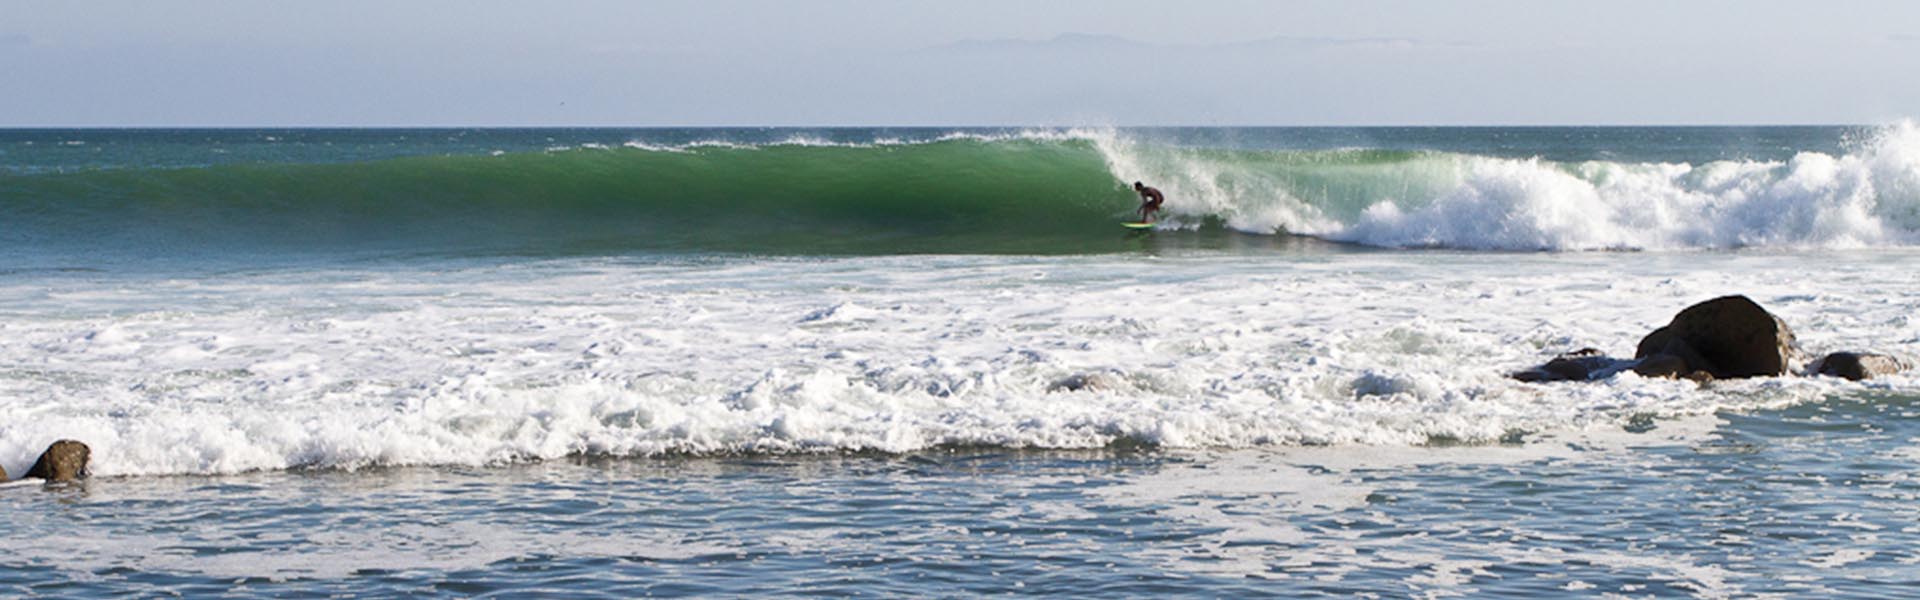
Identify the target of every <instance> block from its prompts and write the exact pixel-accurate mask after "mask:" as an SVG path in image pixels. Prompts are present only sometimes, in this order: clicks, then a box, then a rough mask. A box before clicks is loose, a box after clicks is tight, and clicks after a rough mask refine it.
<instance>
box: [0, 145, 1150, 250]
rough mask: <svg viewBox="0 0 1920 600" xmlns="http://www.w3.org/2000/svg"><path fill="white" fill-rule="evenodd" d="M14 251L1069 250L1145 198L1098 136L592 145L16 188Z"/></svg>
mask: <svg viewBox="0 0 1920 600" xmlns="http://www.w3.org/2000/svg"><path fill="white" fill-rule="evenodd" d="M5 179H6V183H7V185H6V186H4V188H0V204H4V206H5V207H6V209H7V210H8V211H9V212H11V213H12V214H14V215H16V218H15V219H12V220H10V222H9V223H8V224H7V225H6V226H5V228H4V230H0V231H3V232H4V233H0V235H4V237H5V238H7V240H8V241H10V242H14V243H26V244H43V245H44V244H52V245H59V244H61V243H65V242H75V241H85V242H86V243H89V244H99V243H117V244H132V245H135V246H141V247H160V248H179V247H208V248H223V247H228V246H231V245H236V244H238V245H244V246H247V247H276V248H294V249H299V248H325V247H337V246H363V247H365V246H375V247H378V246H393V247H407V248H414V249H421V250H428V251H431V250H435V249H460V248H494V249H505V250H524V251H534V252H540V251H554V252H569V251H595V250H620V249H642V250H648V249H651V250H675V249H686V250H706V251H739V252H774V253H802V254H804V253H836V252H916V251H948V252H967V251H978V252H1072V251H1075V250H1074V242H1075V241H1084V240H1106V239H1109V238H1110V237H1111V236H1109V235H1107V234H1110V233H1112V232H1113V231H1114V230H1115V229H1116V228H1114V227H1113V221H1114V220H1115V218H1116V217H1117V216H1120V214H1121V213H1124V212H1125V211H1126V210H1128V209H1129V208H1130V206H1131V204H1130V202H1131V201H1130V200H1129V199H1128V198H1129V194H1130V193H1129V192H1127V191H1125V190H1124V189H1122V188H1120V187H1119V186H1118V185H1117V184H1116V183H1115V181H1114V180H1113V178H1112V177H1111V176H1109V175H1108V174H1107V172H1106V169H1105V167H1104V165H1103V163H1102V161H1101V159H1100V157H1099V155H1098V154H1097V153H1096V152H1094V151H1093V150H1092V149H1091V147H1090V146H1088V145H1087V144H1085V143H1083V142H1028V141H1009V142H986V141H975V140H949V141H941V142H935V143H927V144H914V145H901V146H892V147H873V146H812V145H797V144H787V145H775V146H764V147H712V146H707V147H697V148H668V149H656V148H589V149H573V150H566V151H557V152H530V153H515V154H506V155H500V156H436V157H409V158H402V159H394V160H386V161H378V162H366V163H353V164H293V165H229V166H218V167H206V168H188V169H160V170H101V171H90V172H83V173H70V174H55V175H29V176H15V177H9V178H5Z"/></svg>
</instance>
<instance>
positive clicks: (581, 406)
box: [0, 251, 1920, 475]
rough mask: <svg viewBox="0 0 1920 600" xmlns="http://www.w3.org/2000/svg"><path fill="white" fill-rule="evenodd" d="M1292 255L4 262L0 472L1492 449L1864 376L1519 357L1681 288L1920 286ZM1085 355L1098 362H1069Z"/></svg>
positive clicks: (1791, 275)
mask: <svg viewBox="0 0 1920 600" xmlns="http://www.w3.org/2000/svg"><path fill="white" fill-rule="evenodd" d="M1880 252H1896V253H1898V252H1905V251H1880ZM1903 257H1905V258H1903ZM1296 258H1297V259H1298V260H1276V259H1275V257H1272V256H1265V255H1251V256H1238V257H1234V256H1225V257H1223V256H1201V257H1194V258H1163V259H1153V258H1149V257H1131V256H1127V257H1078V258H1072V257H1069V258H1051V259H1046V258H1023V257H932V258H904V257H894V258H868V259H837V260H824V261H816V260H805V261H766V260H747V259H739V260H728V261H721V262H704V261H696V262H691V263H673V262H669V263H661V264H654V263H645V262H642V263H632V264H629V263H624V262H621V261H609V260H587V259H576V260H555V261H543V262H533V263H524V262H523V263H513V264H506V265H484V264H483V265H474V266H471V267H468V268H448V266H447V265H438V264H429V265H423V266H418V267H390V268H375V269H346V268H341V269H328V270H319V271H275V272H266V273H256V274H245V273H241V274H234V275H223V276H218V277H214V276H208V277H184V278H150V277H130V278H120V277H85V278H79V277H62V276H57V275H46V276H28V277H20V278H15V279H13V280H10V281H8V282H6V284H5V287H4V289H0V292H4V297H8V298H15V299H16V300H15V301H14V302H13V303H11V304H10V305H9V310H10V311H11V314H12V316H10V317H9V318H8V319H7V320H6V321H5V322H4V323H3V324H0V331H4V333H5V340H6V341H5V342H0V362H3V363H4V364H7V365H9V366H8V367H7V369H6V370H4V371H0V395H3V396H4V397H6V398H9V399H10V400H9V402H7V403H4V405H0V465H3V466H5V467H6V468H7V469H9V471H10V472H17V470H18V469H21V468H24V467H25V466H26V464H25V463H27V462H30V461H31V460H32V458H33V455H34V453H36V452H37V451H38V450H39V449H40V448H44V447H45V445H46V444H47V443H49V442H51V441H53V440H54V439H58V438H74V439H81V440H85V441H86V442H87V443H89V444H91V445H92V446H93V447H94V449H95V459H96V472H97V473H99V474H102V475H134V474H175V473H228V472H239V471H250V470H263V469H266V470H272V469H289V468H349V469H351V468H363V467H373V466H383V465H483V464H498V463H507V462H516V461H529V460H544V459H554V458H560V457H568V456H582V455H590V456H661V455H686V454H691V455H714V454H735V453H818V452H851V451H879V452H916V451H923V450H928V449H935V448H941V447H949V446H990V447H1007V448H1098V447H1107V446H1112V445H1135V444H1145V445H1153V446H1162V447H1170V448H1206V447H1258V446H1293V445H1322V444H1368V445H1385V446H1406V445H1420V444H1427V443H1430V442H1432V441H1434V440H1457V441H1466V442H1475V443H1492V442H1496V441H1501V440H1506V441H1514V440H1525V439H1527V438H1528V436H1530V435H1533V434H1536V433H1540V432H1552V431H1579V430H1587V429H1595V428H1597V429H1601V430H1605V429H1614V428H1618V427H1621V426H1623V425H1624V424H1626V423H1628V422H1630V421H1632V420H1633V419H1635V418H1642V417H1643V416H1647V415H1650V416H1654V417H1671V416H1685V415H1701V414H1711V413H1713V412H1715V411H1719V410H1725V409H1735V410H1739V409H1749V408H1756V407H1765V406H1779V405H1786V404H1792V403H1797V402H1805V401H1809V400H1817V399H1820V398H1824V397H1826V396H1827V395H1829V394H1834V393H1850V392H1849V391H1850V390H1853V391H1858V390H1863V389H1865V388H1864V387H1862V385H1863V384H1852V383H1847V382H1842V381H1837V380H1830V379H1820V378H1788V379H1778V380H1756V381H1747V382H1725V383H1719V384H1715V385H1714V386H1712V387H1709V388H1700V387H1699V386H1697V385H1695V384H1693V383H1691V382H1676V381H1668V380H1647V379H1640V378H1637V377H1634V376H1632V375H1630V374H1628V375H1623V376H1621V377H1619V378H1616V379H1615V380H1612V381H1608V382H1601V383H1593V384H1579V385H1575V384H1562V385H1544V386H1542V385H1529V384H1522V383H1519V382H1515V381H1511V380H1508V379H1506V378H1505V377H1504V373H1506V372H1508V371H1511V370H1514V369H1518V368H1522V367H1525V366H1528V365H1531V364H1535V363H1537V362H1538V361H1539V360H1540V359H1541V358H1542V357H1543V356H1548V355H1551V354H1552V353H1555V352H1561V351H1568V350H1572V349H1575V348H1579V347H1582V346H1597V347H1600V348H1602V349H1605V350H1609V351H1612V352H1614V353H1616V354H1621V353H1629V352H1631V345H1632V344H1633V343H1634V341H1635V340H1637V339H1638V337H1639V336H1640V335H1643V334H1645V332H1646V331H1648V330H1650V329H1651V328H1652V327H1655V326H1658V325H1659V324H1660V323H1662V322H1664V321H1665V320H1666V319H1667V318H1669V317H1671V315H1672V314H1673V312H1674V311H1676V310H1678V309H1679V308H1681V307H1684V306H1685V305H1687V304H1688V303H1691V302H1694V301H1698V300H1701V299H1705V298H1709V297H1713V296H1715V295H1719V294H1723V293H1729V292H1742V293H1747V294H1749V295H1751V296H1753V297H1754V298H1756V299H1757V300H1759V301H1760V302H1761V303H1762V304H1764V305H1766V306H1768V307H1769V308H1770V309H1773V310H1775V311H1776V312H1778V313H1779V314H1781V315H1782V316H1783V318H1786V319H1787V320H1788V321H1789V322H1791V323H1793V324H1794V325H1795V326H1796V327H1799V328H1800V333H1801V338H1802V340H1803V342H1804V343H1806V344H1807V345H1808V346H1809V349H1810V350H1813V351H1822V350H1839V349H1852V348H1866V349H1873V350H1877V351H1888V352H1908V353H1920V352H1917V351H1920V346H1917V345H1916V342H1914V340H1917V339H1920V331H1916V330H1915V329H1914V325H1913V324H1911V323H1910V321H1909V318H1910V317H1909V315H1910V314H1911V313H1912V312H1913V310H1914V308H1915V307H1913V306H1912V303H1911V302H1907V301H1903V300H1899V299H1902V298H1908V299H1910V298H1916V297H1920V288H1916V287H1915V283H1914V281H1913V279H1912V278H1911V277H1906V276H1905V271H1904V270H1903V267H1902V266H1901V265H1903V264H1906V263H1907V262H1909V261H1908V260H1907V259H1908V258H1910V257H1906V255H1905V254H1898V255H1890V256H1888V257H1884V258H1887V260H1862V261H1857V264H1836V263H1835V262H1834V261H1831V260H1828V259H1827V258H1825V257H1820V256H1805V257H1799V256H1778V257H1767V258H1764V259H1750V258H1749V257H1746V256H1744V255H1739V254H1728V255H1707V256H1698V257H1693V258H1690V259H1688V260H1687V261H1684V264H1681V263H1673V262H1670V261H1648V260H1646V259H1645V257H1644V256H1641V255H1625V254H1602V255H1582V254H1572V255H1566V254H1547V255H1533V256H1530V257H1512V256H1493V255H1474V254H1464V255H1461V254H1455V255H1441V256H1421V255H1412V254H1393V255H1388V256H1386V257H1382V256H1378V255H1372V254H1365V253H1362V254H1335V255H1331V256H1320V257H1314V256H1304V255H1303V256H1300V257H1296ZM1596 261H1597V262H1596ZM1808 290H1820V293H1819V294H1817V295H1810V294H1808V293H1807V292H1808ZM182 307H191V310H187V309H184V308H182ZM1088 374H1093V375H1095V376H1094V377H1086V378H1083V379H1088V380H1093V381H1096V382H1097V385H1090V386H1075V387H1063V386H1061V385H1059V383H1060V382H1062V381H1063V380H1067V379H1069V378H1072V377H1074V376H1076V375H1082V376H1084V375H1088ZM1870 385H1873V386H1879V387H1881V388H1883V389H1896V390H1909V391H1911V390H1912V389H1914V385H1915V380H1914V379H1912V378H1910V377H1904V376H1902V377H1895V378H1893V379H1887V380H1880V381H1877V382H1875V383H1873V384H1870Z"/></svg>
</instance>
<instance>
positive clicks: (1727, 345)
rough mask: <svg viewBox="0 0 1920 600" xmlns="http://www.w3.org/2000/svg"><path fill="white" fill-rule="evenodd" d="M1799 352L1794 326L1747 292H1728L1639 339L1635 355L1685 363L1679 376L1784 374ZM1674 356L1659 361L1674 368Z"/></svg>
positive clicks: (1719, 377)
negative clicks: (1769, 310) (1735, 293)
mask: <svg viewBox="0 0 1920 600" xmlns="http://www.w3.org/2000/svg"><path fill="white" fill-rule="evenodd" d="M1797 353H1798V351H1797V350H1796V349H1795V346H1794V339H1793V330H1792V329H1789V328H1788V327H1787V324H1786V323H1785V322H1782V321H1781V320H1780V318H1779V317H1775V316H1773V314H1772V313H1769V312H1767V310H1766V309H1764V308H1760V305H1759V304H1755V303H1754V302H1753V301H1752V300H1749V299H1747V297H1746V296H1724V297H1720V298H1714V299H1712V300H1708V301H1706V302H1701V303H1699V304H1695V305H1693V306H1689V307H1687V308H1686V310H1682V311H1680V314H1678V315H1674V317H1673V322H1671V323H1668V324H1667V326H1665V327H1661V328H1659V329H1656V330H1654V331H1653V333H1650V334H1647V337H1645V338H1642V339H1641V340H1640V345H1639V347H1638V348H1636V349H1635V351H1634V354H1633V357H1634V358H1638V359H1643V360H1644V359H1647V358H1650V357H1653V356H1657V355H1662V354H1664V355H1667V356H1671V357H1674V358H1677V359H1679V360H1681V361H1682V362H1684V363H1685V364H1686V367H1687V368H1686V370H1684V371H1681V372H1680V373H1679V374H1678V376H1684V375H1685V374H1686V373H1690V372H1693V371H1706V372H1707V373H1709V374H1711V375H1713V376H1714V378H1716V379H1735V378H1741V377H1761V376H1774V375H1785V374H1787V373H1788V372H1789V371H1791V370H1792V366H1793V361H1794V358H1795V357H1796V356H1797ZM1671 365H1672V363H1671V361H1664V360H1663V361H1661V362H1660V363H1659V365H1658V366H1661V367H1669V366H1671Z"/></svg>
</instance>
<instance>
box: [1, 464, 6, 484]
mask: <svg viewBox="0 0 1920 600" xmlns="http://www.w3.org/2000/svg"><path fill="white" fill-rule="evenodd" d="M6 480H7V468H6V467H0V481H6Z"/></svg>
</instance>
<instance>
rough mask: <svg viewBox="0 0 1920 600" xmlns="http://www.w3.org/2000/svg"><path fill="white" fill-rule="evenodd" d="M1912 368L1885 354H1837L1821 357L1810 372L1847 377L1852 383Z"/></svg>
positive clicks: (1902, 361) (1905, 362) (1904, 362)
mask: <svg viewBox="0 0 1920 600" xmlns="http://www.w3.org/2000/svg"><path fill="white" fill-rule="evenodd" d="M1911 368H1913V366H1912V365H1910V364H1908V363H1907V361H1904V360H1900V359H1899V358H1896V357H1892V356H1887V355H1885V354H1871V353H1866V352H1835V353H1833V354H1828V355H1826V356H1823V357H1820V360H1818V361H1815V362H1814V363H1813V368H1811V369H1808V370H1809V371H1811V372H1813V373H1814V374H1815V375H1828V376H1832V377H1845V378H1847V379H1849V380H1852V381H1860V380H1862V379H1873V378H1875V377H1882V376H1886V375H1892V374H1894V373H1899V372H1901V371H1905V370H1907V369H1911Z"/></svg>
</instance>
